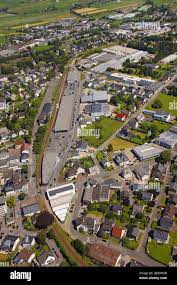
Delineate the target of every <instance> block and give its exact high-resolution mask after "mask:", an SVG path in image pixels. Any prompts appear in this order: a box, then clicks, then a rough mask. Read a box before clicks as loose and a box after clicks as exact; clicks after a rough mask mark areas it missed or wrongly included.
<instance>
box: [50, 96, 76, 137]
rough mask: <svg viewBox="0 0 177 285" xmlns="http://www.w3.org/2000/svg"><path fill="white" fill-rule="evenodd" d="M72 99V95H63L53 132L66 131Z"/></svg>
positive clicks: (68, 126) (70, 115) (69, 121)
mask: <svg viewBox="0 0 177 285" xmlns="http://www.w3.org/2000/svg"><path fill="white" fill-rule="evenodd" d="M74 99H75V97H74V96H63V98H62V101H61V104H60V109H59V111H58V115H57V119H56V122H55V127H54V131H55V132H62V131H68V130H69V129H70V126H71V119H72V113H73V106H74Z"/></svg>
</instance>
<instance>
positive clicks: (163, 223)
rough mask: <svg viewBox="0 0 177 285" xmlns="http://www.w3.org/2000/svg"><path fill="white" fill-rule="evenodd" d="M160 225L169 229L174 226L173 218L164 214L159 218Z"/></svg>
mask: <svg viewBox="0 0 177 285" xmlns="http://www.w3.org/2000/svg"><path fill="white" fill-rule="evenodd" d="M159 225H160V226H161V227H162V228H164V229H167V230H169V229H170V228H171V227H172V226H173V220H172V219H170V218H169V217H166V216H163V217H162V218H161V219H160V220H159Z"/></svg>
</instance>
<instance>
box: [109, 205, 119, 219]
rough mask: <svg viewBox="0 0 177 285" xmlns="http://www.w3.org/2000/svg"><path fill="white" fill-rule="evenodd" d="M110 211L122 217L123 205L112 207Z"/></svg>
mask: <svg viewBox="0 0 177 285" xmlns="http://www.w3.org/2000/svg"><path fill="white" fill-rule="evenodd" d="M110 210H111V211H112V212H113V213H116V214H117V215H118V216H120V215H121V214H122V205H120V204H116V205H112V206H111V207H110Z"/></svg>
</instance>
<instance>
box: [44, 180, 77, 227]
mask: <svg viewBox="0 0 177 285" xmlns="http://www.w3.org/2000/svg"><path fill="white" fill-rule="evenodd" d="M74 194H75V186H74V184H73V183H69V184H65V185H60V186H57V187H54V188H51V189H49V190H47V197H48V199H49V201H50V205H51V208H52V210H53V212H54V213H55V215H56V216H57V217H58V218H59V220H60V221H61V222H64V220H65V218H66V214H67V211H68V209H69V206H70V202H71V200H72V198H73V196H74Z"/></svg>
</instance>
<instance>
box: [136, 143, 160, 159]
mask: <svg viewBox="0 0 177 285" xmlns="http://www.w3.org/2000/svg"><path fill="white" fill-rule="evenodd" d="M162 151H163V149H161V148H158V147H157V146H155V145H153V144H144V145H140V146H136V147H134V148H133V149H132V152H133V153H134V155H135V156H136V157H137V158H138V159H139V160H147V159H150V158H153V157H157V156H159V155H160V154H161V152H162Z"/></svg>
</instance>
